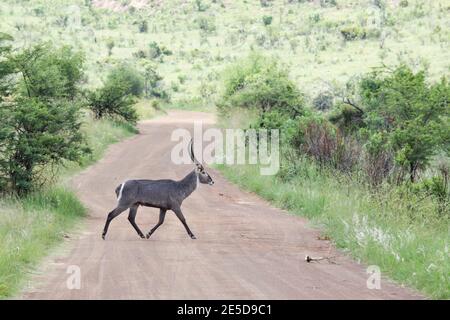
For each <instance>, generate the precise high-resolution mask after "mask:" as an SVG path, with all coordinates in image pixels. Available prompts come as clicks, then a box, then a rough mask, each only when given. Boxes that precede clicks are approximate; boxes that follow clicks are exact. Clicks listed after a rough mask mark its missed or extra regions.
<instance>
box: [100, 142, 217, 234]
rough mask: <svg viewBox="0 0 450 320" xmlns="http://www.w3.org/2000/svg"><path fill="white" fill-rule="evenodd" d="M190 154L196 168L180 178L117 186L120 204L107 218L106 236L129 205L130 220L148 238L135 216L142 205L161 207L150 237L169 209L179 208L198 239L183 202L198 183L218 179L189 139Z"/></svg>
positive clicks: (128, 181)
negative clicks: (196, 153)
mask: <svg viewBox="0 0 450 320" xmlns="http://www.w3.org/2000/svg"><path fill="white" fill-rule="evenodd" d="M189 155H190V157H191V159H192V162H194V164H195V168H194V170H193V171H192V172H190V173H189V174H188V175H187V176H185V177H184V178H183V179H182V180H180V181H174V180H167V179H164V180H127V181H125V182H124V183H122V184H120V185H119V186H118V187H117V188H116V195H117V207H116V208H115V209H114V210H112V211H111V212H110V213H109V214H108V217H107V219H106V224H105V228H104V229H103V234H102V238H103V240H104V239H105V236H106V233H107V232H108V227H109V224H110V223H111V220H112V219H114V218H115V217H117V216H118V215H119V214H121V213H122V212H124V211H125V210H127V209H130V212H129V214H128V221H130V223H131V225H132V226H133V228H134V229H135V230H136V232H137V233H138V235H139V236H140V237H141V238H145V236H144V234H143V233H142V231H141V230H140V229H139V227H138V226H137V224H136V222H135V219H136V213H137V210H138V208H139V206H145V207H152V208H159V221H158V223H157V224H156V225H155V226H154V227H153V228H152V229H151V230H150V231H149V233H147V236H146V237H147V239H148V238H150V236H151V235H152V234H153V232H155V230H156V229H158V227H159V226H160V225H162V224H163V223H164V218H165V216H166V212H167V210H172V211H173V212H175V214H176V216H177V217H178V219H180V221H181V223H182V224H183V225H184V227H185V228H186V231H187V233H188V235H189V236H190V237H191V238H192V239H196V238H195V236H194V234H193V233H192V231H191V230H190V229H189V227H188V225H187V223H186V219H185V218H184V216H183V213H182V212H181V204H182V203H183V201H184V199H186V198H187V197H189V195H190V194H191V193H192V192H193V191H194V190H195V189H196V188H197V185H198V183H199V182H200V183H203V184H209V185H213V184H214V181H213V180H212V178H211V177H210V175H209V174H208V173H207V172H206V171H205V168H204V167H203V165H202V164H201V163H200V162H198V161H197V159H196V158H195V156H194V146H193V142H192V140H191V141H190V143H189Z"/></svg>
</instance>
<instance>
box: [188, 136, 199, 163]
mask: <svg viewBox="0 0 450 320" xmlns="http://www.w3.org/2000/svg"><path fill="white" fill-rule="evenodd" d="M189 145H190V148H189V155H190V156H191V160H192V162H194V163H195V164H200V162H199V161H198V160H197V159H196V158H195V156H194V139H191V141H190V142H189Z"/></svg>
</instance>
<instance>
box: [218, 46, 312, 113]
mask: <svg viewBox="0 0 450 320" xmlns="http://www.w3.org/2000/svg"><path fill="white" fill-rule="evenodd" d="M224 82H225V90H224V93H223V95H222V97H221V99H220V101H219V102H218V108H219V110H220V111H221V112H225V113H226V112H227V111H229V110H231V109H233V108H250V109H251V108H254V109H256V110H258V111H259V112H260V113H261V114H263V113H265V112H269V111H273V110H277V111H280V112H282V113H285V114H287V115H289V116H292V117H295V116H298V115H301V114H302V112H303V106H304V101H303V95H302V94H301V92H300V91H299V90H298V88H297V87H296V86H295V84H294V83H293V82H292V81H291V80H290V79H289V76H288V72H287V70H286V69H285V68H283V67H281V66H280V65H279V63H278V62H277V61H276V60H274V59H272V58H268V57H265V56H262V55H259V54H251V55H250V56H249V57H248V58H246V59H244V60H242V61H240V62H238V63H236V64H234V65H232V66H231V67H230V68H228V69H227V70H226V72H225V80H224Z"/></svg>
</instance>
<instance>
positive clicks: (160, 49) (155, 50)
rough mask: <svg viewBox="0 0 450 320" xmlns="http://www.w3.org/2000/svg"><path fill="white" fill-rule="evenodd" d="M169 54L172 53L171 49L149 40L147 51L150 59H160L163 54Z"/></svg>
mask: <svg viewBox="0 0 450 320" xmlns="http://www.w3.org/2000/svg"><path fill="white" fill-rule="evenodd" d="M170 55H172V51H170V50H169V49H167V48H166V47H165V46H160V45H159V44H158V43H156V42H155V41H152V42H150V44H149V53H148V56H149V58H150V59H157V58H159V59H162V58H163V57H164V56H170ZM161 61H162V60H161Z"/></svg>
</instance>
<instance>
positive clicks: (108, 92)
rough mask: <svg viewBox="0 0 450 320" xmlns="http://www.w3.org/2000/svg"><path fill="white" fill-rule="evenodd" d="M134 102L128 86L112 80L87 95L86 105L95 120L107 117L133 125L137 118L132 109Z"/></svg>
mask: <svg viewBox="0 0 450 320" xmlns="http://www.w3.org/2000/svg"><path fill="white" fill-rule="evenodd" d="M135 102H136V101H135V99H134V97H133V95H131V93H130V86H129V84H127V83H124V82H121V81H118V80H116V79H114V78H113V79H110V80H108V81H107V82H106V83H105V84H104V85H103V87H101V88H98V89H96V90H93V91H91V92H88V94H87V105H88V106H89V108H90V109H91V110H92V112H93V113H94V116H95V118H96V119H101V118H103V117H107V116H108V117H113V118H119V119H122V120H125V121H128V122H130V123H132V124H135V123H136V121H137V118H138V116H137V113H136V110H134V108H133V105H134V104H135Z"/></svg>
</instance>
